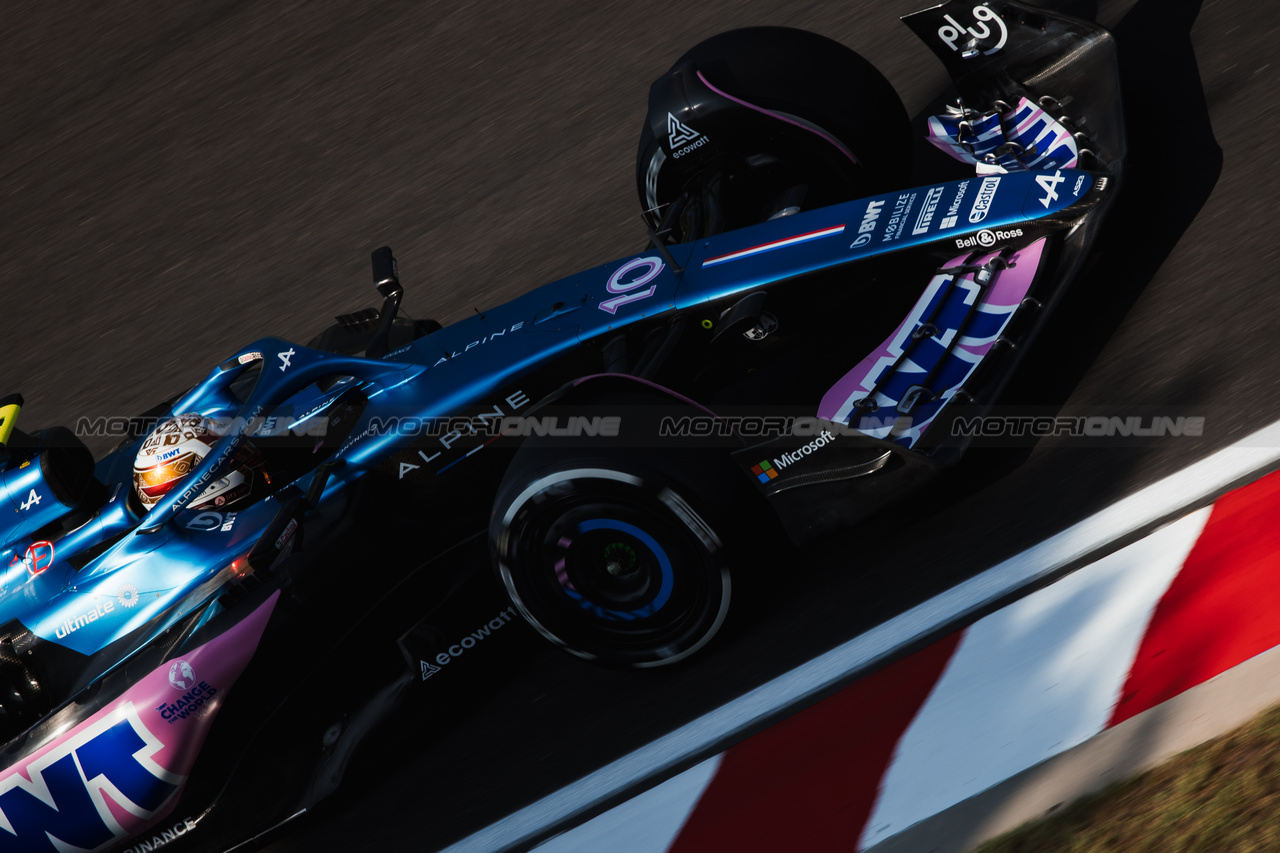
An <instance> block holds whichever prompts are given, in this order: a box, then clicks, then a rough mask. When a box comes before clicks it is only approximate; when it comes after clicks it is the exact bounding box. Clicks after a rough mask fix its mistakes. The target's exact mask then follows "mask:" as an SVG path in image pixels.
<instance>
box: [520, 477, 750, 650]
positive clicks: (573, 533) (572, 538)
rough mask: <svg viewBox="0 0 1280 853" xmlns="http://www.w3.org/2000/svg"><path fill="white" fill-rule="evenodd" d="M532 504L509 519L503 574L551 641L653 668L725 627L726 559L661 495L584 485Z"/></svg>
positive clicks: (570, 484) (560, 485)
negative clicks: (724, 563) (701, 537)
mask: <svg viewBox="0 0 1280 853" xmlns="http://www.w3.org/2000/svg"><path fill="white" fill-rule="evenodd" d="M635 482H636V483H638V481H635ZM526 497H527V499H526V500H525V501H524V502H523V503H522V504H520V505H518V506H513V507H512V508H511V509H510V510H509V511H508V512H507V513H506V517H507V518H508V519H509V523H508V526H507V528H506V532H505V534H504V535H503V536H502V539H501V544H500V545H499V548H498V551H499V553H498V556H499V571H500V574H501V576H502V579H503V583H504V584H505V586H506V587H507V591H508V593H509V594H510V596H511V598H512V600H513V601H514V602H515V603H516V605H517V606H518V607H519V609H520V611H521V612H522V613H523V614H524V616H525V618H526V619H528V620H529V621H530V622H531V623H532V624H533V625H534V627H535V628H537V629H538V630H539V631H540V632H541V633H542V634H543V635H544V636H546V637H547V638H549V639H551V640H552V641H553V642H555V643H557V644H559V645H561V646H563V647H564V648H565V649H566V650H568V651H570V652H571V653H573V654H576V655H578V656H579V657H584V658H593V659H596V658H598V659H602V660H607V661H611V662H614V663H621V664H626V665H630V666H655V665H660V664H665V663H671V662H674V661H676V660H679V659H681V658H684V657H686V656H687V655H689V654H691V653H692V652H694V651H696V650H697V649H698V648H701V647H702V646H703V645H704V644H705V643H706V642H707V641H709V640H710V639H711V637H712V636H713V635H714V634H715V632H716V631H717V630H718V629H719V627H720V624H721V623H722V622H723V619H724V616H725V613H726V612H727V609H728V603H729V576H728V571H727V570H726V569H724V568H723V567H722V566H721V565H720V558H721V555H720V554H719V552H718V550H715V549H709V548H708V547H707V545H706V544H705V542H704V541H703V540H702V539H700V538H699V536H698V535H695V532H694V531H693V530H691V529H690V527H689V526H688V523H687V521H686V520H685V519H684V518H682V517H680V516H678V515H677V514H675V513H673V512H671V511H670V510H669V509H668V508H667V507H666V505H665V504H664V503H663V502H662V501H660V500H659V499H658V498H657V496H656V495H653V494H651V493H650V492H649V491H647V490H646V489H644V488H639V487H637V485H635V484H634V483H631V482H619V481H604V480H589V479H579V480H571V481H565V480H561V481H559V482H557V483H556V484H555V486H554V487H552V488H549V489H546V490H544V491H542V492H539V493H537V494H534V495H529V494H528V492H527V491H526V492H525V493H523V494H522V495H521V498H526ZM519 500H520V499H519V498H518V499H517V501H519Z"/></svg>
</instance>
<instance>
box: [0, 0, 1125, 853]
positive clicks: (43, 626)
mask: <svg viewBox="0 0 1280 853" xmlns="http://www.w3.org/2000/svg"><path fill="white" fill-rule="evenodd" d="M905 20H906V22H907V23H908V24H909V25H910V26H911V27H912V29H913V30H914V31H915V32H916V33H917V34H918V35H919V36H920V37H921V38H922V39H923V40H924V41H925V42H926V43H928V45H929V46H930V48H931V49H932V50H933V51H934V52H935V53H936V54H937V55H938V56H939V57H940V58H941V59H942V61H943V63H944V64H945V65H946V67H947V69H948V70H949V72H950V73H951V75H952V77H953V79H954V81H955V84H956V87H957V90H958V92H959V95H960V99H959V100H958V101H956V103H955V106H953V107H949V108H948V109H947V110H946V112H945V113H944V114H942V115H938V116H934V117H932V118H929V119H928V134H929V138H930V141H931V142H933V143H934V145H935V146H936V147H938V148H939V149H941V150H942V151H943V152H945V153H946V154H949V155H951V156H952V158H953V159H955V160H957V161H959V163H960V164H961V165H956V166H955V169H956V171H957V177H956V179H954V180H948V181H942V182H938V183H933V184H931V185H927V186H921V187H918V188H909V189H903V187H904V186H909V184H908V182H909V180H910V175H911V169H912V164H911V155H910V152H911V150H912V146H911V142H910V136H909V133H910V131H909V126H908V119H907V115H906V112H905V110H904V109H903V107H902V104H901V103H900V101H899V100H898V98H897V96H896V95H895V93H894V91H893V89H892V87H891V86H890V85H889V84H888V83H887V82H886V81H885V80H884V79H883V78H882V77H881V76H880V75H879V73H878V72H877V71H876V70H875V69H874V68H872V67H871V66H870V65H869V64H868V63H866V62H865V61H864V60H862V59H861V58H860V57H858V56H857V55H855V54H854V53H852V52H851V51H850V50H848V49H847V48H845V47H843V46H841V45H839V44H837V43H835V42H833V41H830V40H828V39H826V38H823V37H821V36H817V35H814V34H811V33H806V32H801V31H797V30H788V29H780V28H755V29H747V30H736V31H732V32H728V33H725V34H723V35H720V36H716V37H714V38H711V39H709V40H708V41H706V42H703V43H702V44H700V45H698V46H697V47H695V48H693V49H692V50H691V51H689V52H688V53H687V54H685V55H684V56H683V57H681V58H680V59H679V60H678V61H677V62H676V64H675V65H674V66H673V67H672V68H671V69H670V70H669V71H668V72H667V73H666V74H664V75H663V76H662V77H660V78H659V79H658V81H657V82H656V83H654V84H653V86H652V88H651V90H650V99H649V111H648V116H647V118H646V122H645V125H644V127H643V129H642V132H641V138H640V146H639V152H638V158H637V184H638V190H639V194H640V198H641V203H642V209H643V213H644V217H645V221H646V225H647V229H648V232H649V233H648V236H649V245H648V248H646V249H645V250H644V251H642V252H640V253H638V254H635V255H631V256H628V257H625V258H623V259H621V260H620V261H614V262H611V263H607V264H603V265H601V266H598V267H595V268H593V269H590V270H587V271H585V272H582V273H579V274H576V275H573V276H570V277H568V278H566V279H564V280H561V281H558V282H555V283H553V284H549V285H547V286H545V287H542V288H539V289H537V290H534V291H532V292H530V293H527V294H525V295H524V296H521V297H520V298H518V299H516V300H514V301H512V302H510V303H507V304H505V305H501V306H499V307H497V308H493V309H491V310H489V311H486V312H484V313H482V314H477V315H476V316H473V317H469V318H467V319H465V320H463V321H461V322H458V323H455V324H453V325H450V326H448V327H445V328H441V327H440V326H439V324H437V323H434V322H431V321H420V322H411V321H407V320H405V319H403V318H400V317H399V316H398V308H399V304H400V299H401V296H402V293H403V289H402V287H401V285H400V282H399V277H398V270H397V265H396V262H395V260H394V259H393V257H392V254H391V251H390V249H388V248H385V247H384V248H382V249H379V250H378V251H376V252H375V253H374V256H373V265H374V279H375V283H376V286H377V289H378V292H379V293H380V294H381V296H382V298H383V302H382V307H381V309H380V310H376V311H375V310H373V309H368V310H366V311H362V312H359V313H356V314H351V315H347V316H345V317H341V318H338V323H337V325H335V326H333V327H331V328H329V329H327V330H325V331H324V332H323V333H321V334H320V335H318V336H317V337H316V338H315V339H314V340H312V341H311V342H310V344H309V345H307V346H304V345H302V344H299V343H292V342H288V341H284V340H279V339H276V338H264V339H261V340H258V341H255V342H253V343H251V344H249V345H248V346H246V347H244V348H242V349H241V350H239V351H238V352H236V353H234V354H232V355H231V356H230V357H229V358H227V359H226V360H224V361H223V362H221V363H220V364H218V365H217V366H216V367H214V368H213V370H212V371H211V372H210V373H209V374H208V376H207V377H206V378H205V379H204V380H203V381H202V382H201V383H199V384H198V385H197V386H196V387H194V388H192V389H190V390H188V391H186V392H185V393H183V394H181V395H179V396H177V397H175V398H173V399H171V400H168V401H166V402H165V403H163V404H162V405H160V406H158V407H156V408H155V409H154V410H152V411H151V412H148V413H146V414H144V415H143V416H141V417H139V418H136V419H131V420H128V422H127V423H121V424H114V423H112V422H110V421H109V420H106V419H98V420H96V421H95V420H93V419H89V418H84V419H81V422H80V423H79V424H77V432H79V433H81V434H84V432H85V431H88V432H90V433H98V434H110V433H111V432H112V431H113V430H118V431H120V432H122V433H123V436H122V440H121V442H120V444H119V446H118V447H117V449H116V450H115V451H114V452H112V453H110V454H109V455H107V456H105V457H104V458H102V459H99V460H96V461H95V460H94V459H93V457H92V456H91V454H90V452H89V451H88V450H87V449H86V447H85V445H84V444H83V442H82V441H81V440H80V439H79V438H78V437H77V435H76V433H75V432H73V431H71V430H69V429H65V428H50V429H45V430H42V431H38V432H33V433H31V434H25V433H22V432H20V431H18V430H16V429H15V427H14V422H15V420H16V418H17V417H18V414H19V410H20V407H21V405H22V400H21V398H20V397H18V396H16V395H15V396H12V397H8V398H4V399H3V400H0V445H3V448H4V449H3V451H0V453H2V455H0V504H4V505H6V506H7V507H9V510H10V511H9V512H8V514H7V516H6V519H5V520H4V521H3V523H0V571H2V573H0V733H2V734H3V739H4V741H5V743H6V744H7V745H6V747H5V751H4V761H5V764H6V769H5V770H4V771H3V775H2V776H0V848H3V849H21V850H31V851H55V850H56V851H65V850H70V849H83V850H101V849H106V848H108V847H111V846H113V845H123V844H125V843H132V844H134V845H135V846H134V847H133V848H132V849H134V850H140V849H148V850H149V849H154V848H158V847H161V846H165V847H167V846H169V845H175V849H181V848H187V849H197V848H199V849H204V848H212V847H220V846H226V845H227V844H228V839H232V840H234V839H237V838H238V837H243V835H242V834H243V833H244V832H246V831H248V830H249V829H254V828H252V827H243V826H241V825H240V824H239V823H238V822H237V819H236V818H237V817H238V816H240V815H243V814H244V812H241V811H238V810H236V809H234V808H233V807H232V806H231V805H230V804H233V803H236V802H251V803H252V804H253V809H252V813H253V814H254V815H260V816H262V820H263V821H264V822H265V824H264V825H271V824H278V823H280V822H283V821H287V820H288V819H290V818H291V817H294V816H296V815H298V814H301V813H303V812H305V811H306V810H307V809H309V808H311V807H312V806H313V805H314V804H315V803H316V802H318V801H319V800H321V799H322V798H323V797H324V796H326V795H327V794H328V793H330V792H331V791H332V790H334V788H335V786H336V785H337V784H338V781H339V780H340V778H341V776H342V773H343V769H344V768H345V767H346V764H347V761H348V760H349V758H350V756H351V754H352V750H353V749H354V747H355V746H356V745H357V744H358V743H359V742H360V741H361V740H362V739H363V738H365V736H366V735H367V734H368V733H369V732H370V731H372V730H373V729H374V727H375V725H376V724H377V723H378V722H379V721H380V720H382V719H384V718H385V717H386V716H387V715H388V714H389V713H391V711H392V710H393V709H395V708H397V707H400V706H402V704H403V703H404V702H407V701H411V697H412V695H413V694H414V691H419V692H421V691H423V690H425V689H428V688H429V689H431V690H438V689H441V682H443V681H449V682H450V683H451V686H450V687H449V689H450V690H452V691H455V692H458V691H464V690H465V689H466V684H467V681H466V675H465V671H466V668H467V667H468V663H467V661H468V659H477V658H479V657H480V656H482V655H493V654H497V653H498V652H499V650H500V649H502V648H506V649H508V650H512V649H514V648H515V647H516V646H527V645H528V644H529V640H530V638H531V637H533V633H532V632H530V631H528V630H527V629H526V628H525V627H522V625H523V626H532V628H533V629H534V630H536V632H537V633H539V634H541V635H542V636H544V637H545V638H547V639H549V640H551V641H552V642H553V643H555V644H557V645H559V646H561V647H562V648H564V649H566V650H567V651H569V652H571V653H573V654H575V655H577V656H579V657H582V658H585V659H590V660H595V661H599V662H603V663H608V664H613V665H620V666H630V667H650V666H657V665H664V664H670V663H674V662H677V661H680V660H683V659H685V658H687V657H688V656H690V655H692V654H693V653H695V652H696V651H698V650H699V649H701V648H702V647H704V646H705V644H706V643H707V642H709V641H710V640H711V639H712V638H713V637H714V636H715V635H716V634H717V632H718V631H719V629H720V627H721V625H722V624H723V623H724V621H725V618H726V615H727V613H728V610H729V604H730V599H731V590H732V591H733V592H734V593H735V596H734V598H735V599H736V598H737V593H738V592H739V590H740V588H744V587H745V586H749V583H745V584H744V582H748V581H750V579H751V568H752V566H753V562H757V561H755V560H753V556H752V552H751V550H749V549H753V548H755V547H757V546H756V545H755V543H756V542H758V541H759V539H760V538H761V533H762V532H764V531H771V532H776V533H777V534H779V535H778V536H776V537H768V538H775V539H779V540H786V539H790V540H791V541H792V542H794V543H804V542H806V541H809V540H811V539H813V538H815V537H818V536H821V535H823V534H825V533H827V532H829V531H832V530H835V529H837V528H840V527H843V526H847V525H850V524H854V523H856V522H857V521H858V520H859V519H861V518H863V517H865V516H866V515H867V514H869V513H870V512H871V511H874V510H878V509H880V508H882V507H884V506H887V505H891V503H892V501H893V500H894V499H895V498H897V497H900V496H902V495H904V494H907V493H909V492H910V491H911V490H914V489H917V488H919V486H920V485H921V484H922V483H924V482H926V481H928V480H929V479H930V478H931V477H933V476H935V475H936V473H937V472H938V471H939V470H940V469H941V468H942V467H943V466H945V465H947V464H949V463H951V462H953V461H954V460H955V459H957V458H958V456H959V454H960V452H961V451H962V450H964V448H965V446H966V443H967V442H968V441H969V438H970V437H971V435H972V429H970V428H967V426H966V425H967V424H971V423H972V419H973V418H975V417H977V416H978V415H981V414H982V412H984V411H985V410H986V409H987V408H988V407H989V406H990V405H991V404H992V403H993V402H994V401H995V400H996V399H997V395H998V393H999V392H1000V390H1001V388H1002V386H1003V385H1004V384H1005V382H1006V379H1007V378H1008V376H1009V375H1010V372H1011V371H1012V370H1013V368H1014V366H1015V365H1016V363H1017V361H1018V358H1019V356H1020V354H1021V353H1022V352H1023V349H1024V344H1025V343H1027V342H1028V341H1029V340H1030V339H1031V337H1032V336H1034V334H1035V333H1036V331H1037V329H1038V328H1039V327H1040V326H1041V324H1042V322H1043V321H1044V318H1045V317H1046V316H1047V315H1048V313H1049V309H1050V308H1051V307H1052V306H1053V304H1054V302H1055V300H1056V299H1057V298H1058V296H1059V294H1060V293H1061V292H1062V290H1063V288H1064V287H1065V285H1066V284H1067V283H1068V282H1069V281H1070V279H1071V278H1072V276H1073V275H1075V273H1076V272H1077V270H1078V269H1079V267H1080V265H1081V262H1082V260H1083V259H1084V257H1085V256H1086V254H1087V252H1088V251H1089V248H1090V245H1091V243H1092V241H1093V240H1094V238H1095V236H1096V234H1097V232H1098V229H1099V225H1100V222H1101V220H1102V218H1103V215H1104V213H1105V212H1106V210H1107V209H1108V207H1109V206H1110V204H1111V203H1112V200H1113V199H1114V197H1115V195H1116V191H1117V189H1118V183H1119V179H1120V172H1121V164H1122V160H1123V157H1124V133H1123V124H1122V118H1121V109H1120V103H1119V95H1118V87H1117V81H1116V66H1115V56H1114V44H1113V41H1112V40H1111V38H1110V36H1109V34H1107V33H1106V32H1105V31H1104V30H1102V29H1100V28H1099V27H1097V26H1094V25H1091V24H1086V23H1084V22H1081V21H1077V20H1074V19H1069V18H1066V17H1062V16H1057V15H1053V14H1048V13H1045V12H1044V11H1042V10H1039V9H1035V8H1032V7H1029V6H1025V5H1022V4H1020V3H1017V2H996V1H995V0H993V2H989V3H978V2H974V0H951V2H950V3H948V4H946V5H943V6H939V7H937V8H934V9H929V10H925V11H922V12H918V13H916V14H914V15H911V16H908V17H907V18H906V19H905ZM957 425H959V427H960V428H956V427H957ZM731 574H732V578H731ZM335 673H341V677H340V678H338V677H336V676H335ZM263 768H270V770H269V772H265V771H264V770H263ZM256 828H257V829H260V828H262V827H256ZM128 839H133V840H132V841H127V840H128Z"/></svg>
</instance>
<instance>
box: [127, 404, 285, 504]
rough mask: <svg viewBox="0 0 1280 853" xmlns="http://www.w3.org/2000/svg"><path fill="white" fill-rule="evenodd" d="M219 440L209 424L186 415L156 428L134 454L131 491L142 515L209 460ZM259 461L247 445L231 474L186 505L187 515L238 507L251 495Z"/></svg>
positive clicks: (192, 414)
mask: <svg viewBox="0 0 1280 853" xmlns="http://www.w3.org/2000/svg"><path fill="white" fill-rule="evenodd" d="M221 437H222V435H221V433H220V432H219V431H218V429H217V423H216V422H215V421H214V420H213V419H212V418H207V417H204V416H203V415H200V414H195V413H190V414H185V415H178V416H177V417H173V418H169V419H168V420H166V421H163V422H161V423H160V424H159V425H158V426H157V427H156V428H155V430H153V431H152V433H151V435H149V436H147V440H146V441H144V442H143V443H142V447H140V448H139V449H138V455H137V457H135V458H134V461H133V488H134V491H135V492H136V493H137V495H138V500H139V501H141V502H142V507H143V510H144V511H146V512H150V510H151V508H152V507H153V506H155V505H156V504H157V503H159V502H160V500H161V499H162V498H164V497H165V495H167V494H169V492H170V491H172V490H173V487H174V486H176V485H178V484H179V483H181V482H182V481H183V480H184V479H185V478H186V477H187V475H188V474H190V473H191V472H192V471H194V470H195V469H196V467H197V466H198V465H199V464H200V462H201V461H202V460H203V459H204V458H205V457H206V456H208V455H209V451H210V450H212V449H213V446H214V445H215V444H217V443H218V439H219V438H221ZM261 465H262V456H261V454H260V453H259V452H258V450H257V448H255V447H254V446H253V445H252V444H250V443H249V442H247V441H246V442H245V443H244V445H243V446H242V447H241V448H240V452H239V453H237V454H236V459H235V463H234V464H233V466H232V469H231V470H230V471H228V472H227V473H225V474H223V476H222V477H221V479H219V480H217V481H215V482H214V483H213V484H212V485H210V486H209V488H207V489H205V490H204V492H203V493H201V495H200V496H199V497H197V498H196V499H195V500H194V501H192V502H191V506H190V508H191V509H203V510H210V509H212V510H223V509H230V508H232V507H233V506H235V505H237V504H240V503H243V502H244V501H245V500H246V499H248V497H249V495H250V493H251V492H252V491H253V480H254V469H256V468H259V467H261Z"/></svg>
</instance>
